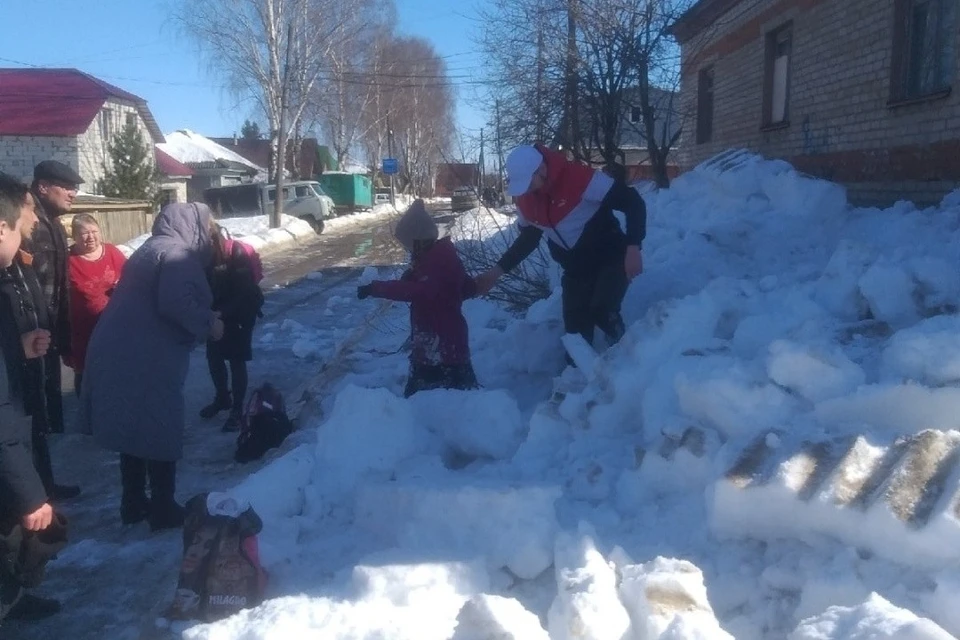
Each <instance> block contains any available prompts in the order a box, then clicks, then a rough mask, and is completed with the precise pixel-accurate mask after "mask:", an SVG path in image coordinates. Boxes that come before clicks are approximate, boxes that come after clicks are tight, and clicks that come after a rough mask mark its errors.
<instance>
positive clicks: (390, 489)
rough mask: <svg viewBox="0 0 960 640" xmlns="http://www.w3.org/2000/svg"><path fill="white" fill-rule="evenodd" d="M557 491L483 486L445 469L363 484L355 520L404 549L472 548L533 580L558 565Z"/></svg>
mask: <svg viewBox="0 0 960 640" xmlns="http://www.w3.org/2000/svg"><path fill="white" fill-rule="evenodd" d="M560 494H561V491H560V489H559V488H557V487H553V486H531V485H524V486H522V487H514V486H510V485H505V484H500V483H489V482H488V483H486V484H478V481H477V479H476V478H462V477H460V476H458V475H456V474H454V473H449V472H446V475H443V476H441V477H439V478H436V477H423V478H416V477H413V478H407V479H397V480H396V481H394V482H390V483H384V484H377V485H373V484H369V485H366V486H364V487H362V488H361V489H360V490H359V491H358V492H357V497H356V506H355V509H354V515H355V519H356V522H357V524H358V526H360V527H362V528H364V529H367V530H370V531H373V532H375V533H378V534H380V535H381V536H383V537H384V538H385V539H387V540H390V541H393V542H394V543H396V544H400V545H401V546H404V547H408V548H428V549H449V550H450V551H451V552H459V553H463V552H464V551H468V552H470V553H471V554H474V555H483V556H485V557H486V559H487V561H488V563H489V566H490V568H491V569H500V568H503V567H506V568H507V569H509V570H510V571H511V572H513V574H514V575H516V576H518V577H519V578H522V579H524V580H532V579H533V578H536V577H537V576H539V575H540V574H541V573H543V572H544V571H545V570H546V569H547V568H548V567H549V566H550V565H551V563H552V562H553V548H552V545H553V540H554V536H555V535H556V532H557V530H558V525H557V517H556V513H555V510H554V502H555V501H556V499H557V498H558V497H559V496H560Z"/></svg>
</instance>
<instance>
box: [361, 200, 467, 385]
mask: <svg viewBox="0 0 960 640" xmlns="http://www.w3.org/2000/svg"><path fill="white" fill-rule="evenodd" d="M394 235H395V236H396V238H397V240H399V241H400V244H402V245H403V246H404V248H406V249H407V251H409V252H410V255H411V262H412V264H411V267H410V269H408V270H407V272H406V273H404V274H403V276H402V277H401V278H400V280H390V281H383V280H380V281H374V282H371V283H370V284H368V285H363V286H361V287H359V288H358V289H357V296H358V297H359V298H360V299H361V300H362V299H364V298H366V297H369V296H373V297H375V298H385V299H387V300H397V301H399V302H409V303H410V341H411V344H412V348H411V351H410V377H409V379H408V380H407V386H406V389H405V390H404V397H407V398H409V397H410V396H412V395H413V394H415V393H417V392H418V391H427V390H429V389H476V388H478V387H479V385H478V383H477V376H476V374H474V371H473V365H472V364H471V363H470V346H469V341H468V334H467V321H466V319H465V318H464V317H463V311H462V310H461V307H462V305H463V301H464V300H466V299H468V298H472V297H474V296H476V295H477V285H476V283H475V282H474V280H473V278H471V277H470V276H468V275H467V272H466V270H465V269H464V268H463V263H462V262H460V257H459V256H458V255H457V249H456V247H454V246H453V242H451V241H450V239H449V238H443V239H440V240H438V239H437V238H438V236H439V230H438V229H437V224H436V223H435V222H434V221H433V218H431V216H430V214H429V213H428V212H427V209H426V207H424V204H423V200H416V201H415V202H414V203H413V205H411V206H410V208H409V209H407V211H406V212H405V213H404V214H403V216H402V217H401V218H400V221H399V222H398V223H397V227H396V230H395V231H394Z"/></svg>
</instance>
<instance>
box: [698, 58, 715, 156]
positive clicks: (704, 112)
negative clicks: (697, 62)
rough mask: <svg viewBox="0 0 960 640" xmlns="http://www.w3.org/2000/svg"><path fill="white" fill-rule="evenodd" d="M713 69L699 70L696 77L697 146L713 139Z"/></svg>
mask: <svg viewBox="0 0 960 640" xmlns="http://www.w3.org/2000/svg"><path fill="white" fill-rule="evenodd" d="M713 79H714V74H713V67H707V68H706V69H701V70H700V74H699V75H698V77H697V144H703V143H704V142H710V140H711V138H713Z"/></svg>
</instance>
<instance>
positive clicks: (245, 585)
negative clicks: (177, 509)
mask: <svg viewBox="0 0 960 640" xmlns="http://www.w3.org/2000/svg"><path fill="white" fill-rule="evenodd" d="M262 527H263V523H262V521H261V520H260V517H259V516H258V515H257V513H256V512H255V511H254V510H253V508H252V507H250V505H248V504H245V503H243V502H240V501H238V500H235V499H233V498H231V497H229V496H228V495H227V494H223V493H209V494H207V493H204V494H200V495H198V496H194V497H193V498H191V499H190V500H189V501H188V502H187V504H186V518H185V520H184V523H183V561H182V562H181V564H180V577H179V579H178V581H177V591H176V594H175V595H174V599H173V603H172V604H171V605H170V608H169V610H168V612H167V615H168V617H169V618H171V619H174V620H203V621H206V622H213V621H215V620H220V619H222V618H225V617H227V616H230V615H233V614H234V613H236V612H238V611H240V610H241V609H248V608H252V607H255V606H257V605H258V604H260V603H261V602H262V601H263V595H264V591H265V590H266V585H267V572H266V571H265V570H264V569H263V567H262V566H261V565H260V555H259V549H258V544H257V534H258V533H259V532H260V529H261V528H262Z"/></svg>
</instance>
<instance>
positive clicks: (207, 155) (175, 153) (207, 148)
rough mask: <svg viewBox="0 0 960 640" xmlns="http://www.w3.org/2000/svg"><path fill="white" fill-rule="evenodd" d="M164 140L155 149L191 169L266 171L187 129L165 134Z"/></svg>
mask: <svg viewBox="0 0 960 640" xmlns="http://www.w3.org/2000/svg"><path fill="white" fill-rule="evenodd" d="M166 139H167V141H166V142H164V143H161V144H158V145H157V147H159V148H160V149H161V150H162V151H163V152H164V153H167V154H168V155H170V156H171V157H173V158H174V159H176V160H177V161H179V162H182V163H183V164H185V165H187V166H190V167H193V168H200V167H208V166H220V167H223V168H236V169H249V170H251V171H252V172H256V173H266V169H264V168H263V167H260V166H257V165H256V164H254V163H253V162H250V161H249V160H247V159H246V158H244V157H243V156H241V155H240V154H239V153H235V152H233V151H231V150H230V149H227V148H226V147H224V146H222V145H219V144H217V143H216V142H214V141H213V140H211V139H210V138H207V137H204V136H202V135H200V134H199V133H195V132H193V131H190V130H189V129H180V130H178V131H174V132H173V133H170V134H167V136H166Z"/></svg>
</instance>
